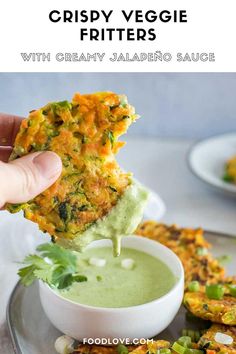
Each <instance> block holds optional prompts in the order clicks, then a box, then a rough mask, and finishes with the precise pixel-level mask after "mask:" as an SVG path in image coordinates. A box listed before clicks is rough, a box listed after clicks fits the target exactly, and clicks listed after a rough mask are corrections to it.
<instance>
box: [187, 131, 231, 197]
mask: <svg viewBox="0 0 236 354" xmlns="http://www.w3.org/2000/svg"><path fill="white" fill-rule="evenodd" d="M233 155H236V133H231V134H224V135H219V136H214V137H211V138H209V139H206V140H202V141H200V142H198V143H197V144H195V145H194V146H193V147H192V148H191V150H190V153H189V155H188V161H189V165H190V168H191V170H192V172H193V173H194V174H195V175H196V176H197V177H199V178H200V179H201V180H203V181H204V182H206V183H208V184H209V185H211V186H213V187H215V188H217V189H218V190H220V191H223V192H225V193H227V194H228V195H232V196H236V185H234V184H230V183H228V182H225V181H223V179H222V177H223V175H224V166H225V163H226V161H227V160H228V159H229V158H231V157H232V156H233Z"/></svg>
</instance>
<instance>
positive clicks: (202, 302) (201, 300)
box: [184, 291, 236, 326]
mask: <svg viewBox="0 0 236 354" xmlns="http://www.w3.org/2000/svg"><path fill="white" fill-rule="evenodd" d="M184 305H185V307H186V308H187V309H188V310H189V311H190V312H191V313H192V314H193V315H194V316H196V317H200V318H202V319H204V320H210V321H212V322H216V323H222V324H225V325H231V326H235V325H236V297H233V296H230V295H224V296H223V298H222V299H220V300H214V299H209V298H208V297H207V295H206V294H205V293H204V292H201V291H199V292H186V293H185V295H184Z"/></svg>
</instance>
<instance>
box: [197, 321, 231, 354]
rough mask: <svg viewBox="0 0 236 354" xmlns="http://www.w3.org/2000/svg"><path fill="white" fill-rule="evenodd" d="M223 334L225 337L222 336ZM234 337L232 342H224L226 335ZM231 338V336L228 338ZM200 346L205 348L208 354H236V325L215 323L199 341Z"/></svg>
mask: <svg viewBox="0 0 236 354" xmlns="http://www.w3.org/2000/svg"><path fill="white" fill-rule="evenodd" d="M222 334H223V338H221V337H222ZM225 335H227V336H230V337H231V338H232V343H231V344H223V343H222V342H224V336H225ZM226 339H229V340H230V338H226ZM198 344H199V347H200V348H204V349H205V350H206V353H207V354H215V353H220V354H236V327H230V326H225V325H219V324H213V325H212V326H211V327H210V328H209V330H208V331H207V332H206V333H204V335H203V336H202V337H201V339H200V340H199V342H198Z"/></svg>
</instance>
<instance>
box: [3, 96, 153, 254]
mask: <svg viewBox="0 0 236 354" xmlns="http://www.w3.org/2000/svg"><path fill="white" fill-rule="evenodd" d="M136 118H137V115H136V114H135V111H134V108H133V107H132V106H131V105H129V104H128V102H127V99H126V97H125V96H123V95H117V94H115V93H111V92H103V93H95V94H90V95H80V94H75V96H74V98H73V100H72V102H71V103H69V102H67V101H63V102H56V103H49V104H47V105H46V106H45V107H43V108H40V109H38V110H34V111H31V112H30V115H29V118H27V119H25V120H24V121H23V122H22V124H21V127H20V131H19V133H18V135H17V137H16V140H15V144H14V150H13V153H12V155H11V160H12V159H16V158H18V157H21V156H24V155H26V154H29V153H31V152H35V151H42V150H50V151H54V152H56V153H57V154H58V155H59V156H60V157H61V160H62V163H63V171H62V174H61V176H60V178H59V179H58V180H57V181H56V183H54V184H53V185H52V186H51V187H50V188H48V189H47V190H46V191H45V192H43V193H41V194H40V195H38V196H37V197H36V198H34V199H33V200H30V201H29V202H28V203H25V204H18V205H8V207H7V208H8V210H9V211H10V212H16V211H18V210H20V209H23V210H24V215H25V217H26V218H27V219H29V220H32V221H33V222H36V223H38V225H39V227H40V229H41V230H42V231H44V232H48V233H49V234H50V235H51V236H52V237H53V240H54V241H56V242H59V243H61V244H62V245H63V246H66V247H71V248H72V249H77V250H80V249H81V248H82V247H83V246H85V245H86V244H88V243H89V242H91V241H92V240H93V239H99V238H104V237H111V234H113V235H115V236H117V235H118V234H119V235H120V234H130V233H132V232H133V231H134V230H135V228H136V227H137V225H138V223H139V222H140V219H141V216H142V210H143V207H144V202H145V201H146V199H147V192H146V191H145V190H144V189H142V188H141V187H140V186H139V185H137V184H136V183H134V182H133V181H132V178H131V175H130V174H129V173H126V172H124V171H122V170H121V168H120V167H119V165H118V164H117V162H116V160H115V154H116V153H117V152H118V150H119V149H120V148H121V147H122V146H123V145H124V143H123V142H120V141H118V138H119V136H120V135H122V134H124V133H125V132H126V130H127V129H128V127H129V126H130V124H131V123H132V122H133V121H135V120H136ZM122 197H123V198H122ZM121 200H124V202H123V203H122V205H120V204H121ZM114 207H116V210H115V211H113V208H114ZM112 211H113V213H112ZM108 214H109V217H110V222H109V225H108V227H107V225H106V227H105V226H104V224H103V223H101V221H102V220H103V218H105V217H106V216H107V215H108ZM98 221H100V223H99V224H98V225H97V222H98ZM121 221H122V222H121ZM97 226H98V227H97ZM104 227H105V229H104ZM88 229H89V233H87V234H86V232H85V231H86V230H88ZM82 234H83V235H84V237H80V236H81V235H82ZM115 236H114V243H116V244H118V243H119V240H118V239H117V238H118V236H117V237H116V238H115ZM115 246H117V245H115ZM117 248H119V247H117ZM117 252H118V250H117Z"/></svg>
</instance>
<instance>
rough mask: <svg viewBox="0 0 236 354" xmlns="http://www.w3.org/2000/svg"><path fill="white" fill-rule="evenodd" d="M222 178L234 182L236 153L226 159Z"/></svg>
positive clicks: (235, 178)
mask: <svg viewBox="0 0 236 354" xmlns="http://www.w3.org/2000/svg"><path fill="white" fill-rule="evenodd" d="M223 180H224V181H225V182H230V183H234V184H236V155H235V156H233V157H231V159H229V160H228V161H227V163H226V165H225V174H224V176H223Z"/></svg>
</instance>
